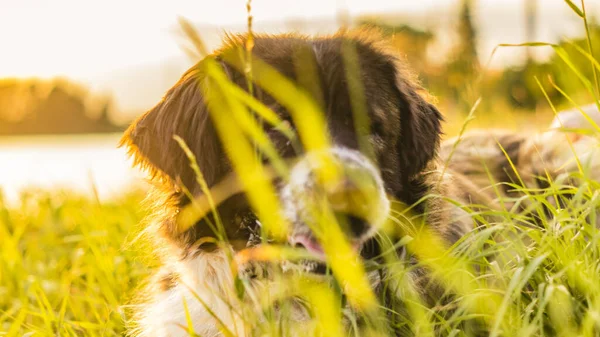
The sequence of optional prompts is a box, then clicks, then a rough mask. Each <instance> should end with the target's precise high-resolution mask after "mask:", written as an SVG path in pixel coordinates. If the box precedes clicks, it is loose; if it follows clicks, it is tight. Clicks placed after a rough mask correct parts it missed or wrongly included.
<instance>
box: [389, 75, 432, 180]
mask: <svg viewBox="0 0 600 337" xmlns="http://www.w3.org/2000/svg"><path fill="white" fill-rule="evenodd" d="M396 71H397V73H396V74H395V76H396V79H395V81H396V88H397V89H398V93H399V105H400V106H399V107H398V109H399V111H400V138H399V139H398V140H397V151H398V155H399V159H398V160H399V164H400V167H401V168H402V172H403V174H404V175H405V176H406V177H412V176H414V175H415V174H418V173H420V172H422V171H423V170H424V169H425V167H426V166H427V163H429V161H431V160H432V159H433V158H434V157H435V156H436V155H437V151H438V149H439V146H440V136H441V123H442V121H443V117H442V114H441V113H440V112H439V110H438V109H437V108H436V107H435V106H434V105H433V104H431V103H429V102H427V101H426V100H425V99H424V98H423V97H422V96H421V95H420V94H419V92H418V90H419V88H418V87H417V86H416V85H415V84H413V83H412V82H411V81H410V80H409V79H407V78H406V77H404V76H403V75H402V74H401V71H400V69H396Z"/></svg>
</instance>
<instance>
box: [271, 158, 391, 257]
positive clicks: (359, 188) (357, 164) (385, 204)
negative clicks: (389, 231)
mask: <svg viewBox="0 0 600 337" xmlns="http://www.w3.org/2000/svg"><path fill="white" fill-rule="evenodd" d="M327 165H329V166H327ZM327 167H329V169H331V168H333V172H335V174H334V175H333V178H331V176H330V178H329V179H328V178H327V177H324V176H326V175H325V174H323V172H324V170H325V169H326V168H327ZM281 196H282V203H283V208H284V212H285V216H286V217H287V218H288V220H289V221H290V223H291V224H292V231H291V234H290V236H289V243H290V244H291V245H293V246H296V247H301V248H304V249H306V250H308V251H309V252H311V253H313V254H314V255H317V256H320V257H324V249H323V247H322V246H321V244H320V242H319V240H318V237H319V234H322V233H327V232H328V231H327V227H326V226H336V225H339V226H340V227H341V230H342V232H343V233H344V234H345V236H346V239H347V240H349V242H350V243H351V244H352V246H353V247H354V248H355V249H356V250H357V251H359V250H360V249H361V247H362V245H363V243H364V242H365V241H366V240H368V239H369V238H371V237H372V236H373V235H374V234H375V233H376V232H377V230H378V229H379V228H381V226H382V225H383V224H384V222H385V220H386V219H387V217H388V214H389V211H390V201H389V199H388V198H387V196H386V193H385V188H384V184H383V181H382V180H381V176H380V173H379V170H378V169H377V168H376V167H375V166H374V165H373V164H372V163H371V161H370V160H369V159H368V158H367V157H365V156H364V155H362V154H361V153H360V152H358V151H355V150H350V149H345V148H332V149H330V150H327V151H322V152H314V153H308V154H307V155H305V156H304V157H302V158H301V159H300V161H298V162H297V163H296V164H295V165H294V166H293V167H292V169H291V173H290V178H289V181H288V182H287V183H286V184H285V185H284V187H283V189H282V191H281ZM325 215H328V216H325Z"/></svg>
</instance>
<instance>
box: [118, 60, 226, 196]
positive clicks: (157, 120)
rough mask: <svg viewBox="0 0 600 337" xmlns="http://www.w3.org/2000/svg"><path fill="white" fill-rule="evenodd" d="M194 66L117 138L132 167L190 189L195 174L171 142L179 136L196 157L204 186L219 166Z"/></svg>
mask: <svg viewBox="0 0 600 337" xmlns="http://www.w3.org/2000/svg"><path fill="white" fill-rule="evenodd" d="M199 69H200V67H199V66H198V65H196V66H194V67H193V68H191V69H190V70H188V71H187V72H186V73H185V74H184V75H183V76H182V78H181V79H180V80H179V81H178V82H177V83H176V84H175V85H174V86H173V87H172V88H171V89H169V91H168V92H167V93H166V94H165V96H164V97H163V99H162V100H161V101H160V102H159V103H158V104H157V105H156V106H154V107H153V108H152V109H150V110H149V111H148V112H146V113H145V114H144V115H142V116H141V117H139V118H138V119H137V120H136V121H134V122H133V123H132V124H131V126H130V127H129V128H128V129H127V131H126V132H125V134H124V136H123V138H122V139H121V145H125V146H127V147H128V151H129V154H130V155H132V156H133V158H134V160H135V164H136V165H139V166H141V167H142V168H144V169H147V170H148V171H149V172H150V173H151V175H152V177H153V178H154V179H157V180H161V181H163V182H167V183H168V184H170V185H172V186H176V187H181V184H183V186H185V187H186V188H188V189H189V190H193V187H194V186H195V184H194V181H195V178H196V177H195V174H194V172H193V170H192V169H191V168H190V162H189V160H188V158H187V156H186V155H185V152H184V151H183V149H182V148H181V146H180V145H179V143H178V142H177V141H176V140H175V139H174V137H175V136H179V137H181V138H182V139H183V140H184V141H185V143H186V145H187V146H188V147H189V148H190V150H191V151H192V153H193V154H194V155H195V156H196V160H197V163H198V166H199V168H200V170H201V172H202V174H203V175H204V178H205V179H206V181H207V183H208V184H209V185H212V183H213V182H214V181H215V180H216V179H217V176H218V174H219V172H217V170H218V168H219V167H220V166H222V165H219V163H220V160H221V158H220V156H219V153H220V152H219V148H220V145H219V141H218V137H217V133H216V130H215V129H214V127H213V125H212V123H211V119H210V118H209V114H208V111H207V109H206V105H205V103H204V100H203V97H202V93H201V88H200V85H199V83H200V81H201V76H202V75H201V72H200V71H199Z"/></svg>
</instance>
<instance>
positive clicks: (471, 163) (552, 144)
mask: <svg viewBox="0 0 600 337" xmlns="http://www.w3.org/2000/svg"><path fill="white" fill-rule="evenodd" d="M597 146H598V144H597V141H596V140H595V139H594V138H593V137H587V136H583V135H580V134H576V133H571V132H567V133H562V132H559V131H554V130H550V131H546V132H543V133H539V134H534V133H526V132H515V131H511V130H501V129H497V130H473V131H469V132H467V133H465V134H464V135H462V136H460V137H454V138H452V139H449V140H446V141H444V142H443V143H442V146H441V151H440V156H441V157H442V159H443V160H445V161H446V162H447V164H448V167H449V168H450V169H451V170H452V171H453V172H455V173H456V174H458V175H460V176H462V177H464V178H465V179H467V180H469V181H471V182H472V183H473V184H474V185H475V186H476V188H475V190H477V191H479V192H481V193H483V194H485V195H487V197H488V198H489V199H490V200H493V204H492V205H493V207H494V208H496V209H503V210H510V211H513V212H517V213H521V214H522V215H525V216H526V217H525V218H521V220H523V221H525V222H529V223H531V224H535V223H538V222H539V221H538V220H540V217H543V218H546V219H551V218H552V214H553V212H555V211H556V210H551V209H549V207H548V206H547V204H544V203H542V204H540V203H539V202H535V201H534V200H535V198H531V197H530V196H531V195H535V194H538V193H545V192H544V189H545V188H548V187H549V186H550V185H551V184H552V183H553V182H555V181H556V180H557V179H560V180H561V181H560V183H559V184H557V186H556V188H558V189H561V187H562V188H564V189H569V188H570V187H575V188H576V187H577V186H578V184H579V183H578V182H577V181H576V180H574V179H573V178H572V177H569V174H573V173H577V172H578V171H579V168H578V164H577V160H579V162H581V163H582V164H583V166H584V167H585V166H586V165H590V166H591V167H592V169H591V171H590V173H591V176H590V178H592V179H594V178H595V179H598V178H599V177H598V175H597V174H595V173H594V172H595V171H596V170H594V169H593V167H597V165H598V161H597V160H595V159H594V158H595V157H596V154H595V153H596V152H597V151H596V150H595V149H594V147H597ZM555 194H556V193H552V195H550V196H549V197H548V204H550V205H553V207H554V208H556V207H557V206H560V205H556V203H557V202H559V203H561V202H562V201H564V199H563V200H562V201H561V200H557V199H556V195H555ZM568 194H569V193H568V192H565V193H564V196H565V197H567V196H568ZM559 199H561V198H559Z"/></svg>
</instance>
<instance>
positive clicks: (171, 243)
mask: <svg viewBox="0 0 600 337" xmlns="http://www.w3.org/2000/svg"><path fill="white" fill-rule="evenodd" d="M253 43H254V47H253V49H252V55H253V56H252V57H253V58H257V59H260V60H262V61H264V62H266V63H267V64H269V65H270V66H272V67H274V68H275V69H276V70H277V71H279V72H280V73H281V74H283V75H284V76H285V77H287V78H288V79H290V80H292V81H294V82H296V83H297V84H298V85H299V87H300V88H302V89H303V90H304V91H305V92H307V93H310V95H311V96H312V97H313V98H314V99H315V101H316V102H317V104H318V105H319V106H320V107H321V108H322V109H323V111H324V112H325V117H326V119H327V121H328V124H329V125H328V126H329V134H330V135H331V139H332V141H333V143H334V145H335V146H337V147H341V148H344V149H349V150H352V151H358V144H359V142H358V139H357V132H356V130H354V126H353V117H352V107H353V104H352V99H351V94H350V89H348V79H347V74H346V71H345V66H344V59H343V56H342V48H343V47H344V46H351V47H354V48H355V51H356V56H357V59H358V69H360V73H359V76H358V78H359V83H360V85H361V86H362V90H363V94H364V103H365V105H366V106H365V108H366V112H367V114H368V116H369V118H370V120H371V125H370V128H369V130H368V131H369V132H368V139H367V140H368V143H369V144H370V145H371V146H372V148H373V152H374V157H373V158H372V160H373V161H374V162H375V163H376V164H377V167H378V169H379V172H380V175H381V179H382V181H383V182H384V187H385V192H386V193H387V195H389V196H391V197H392V198H393V199H395V200H397V201H400V202H403V203H405V204H407V205H413V204H415V203H417V201H419V200H421V199H422V198H423V197H425V196H427V195H438V196H445V197H448V198H452V199H461V198H462V197H463V196H464V195H466V194H465V193H464V191H465V190H469V191H472V193H469V194H468V196H469V197H471V198H478V200H479V202H480V203H485V202H487V201H486V200H487V199H486V198H487V196H486V195H483V194H480V193H479V192H477V191H476V189H475V187H474V186H473V184H471V183H470V182H469V181H467V180H464V179H462V178H460V176H453V175H452V172H451V171H445V173H443V172H444V171H443V170H442V169H441V164H440V163H439V161H438V158H437V151H438V148H439V139H440V125H441V120H442V117H441V114H440V113H439V112H438V110H437V109H436V108H435V107H434V106H433V105H432V104H430V103H428V102H427V101H426V100H425V98H424V97H423V96H422V95H421V94H420V93H421V92H422V89H421V88H420V87H419V86H418V85H417V84H416V82H415V80H414V77H413V76H412V75H410V74H409V73H408V72H407V71H406V70H405V67H404V66H403V64H402V62H400V60H399V59H398V57H397V56H396V55H395V54H394V53H393V52H391V51H390V50H389V49H387V48H386V47H385V45H384V44H382V43H381V39H380V38H379V37H378V36H376V35H373V34H372V33H348V32H345V33H339V34H336V35H334V36H330V37H323V38H308V37H305V36H299V35H280V36H266V35H258V36H255V37H254V42H253ZM245 45H246V37H244V36H239V37H232V38H230V40H229V41H228V43H227V44H226V46H225V47H223V48H222V49H220V50H218V51H216V52H215V53H214V54H212V55H210V56H208V59H210V60H214V61H216V62H218V63H219V64H220V65H221V67H222V68H223V70H224V71H225V73H226V74H227V76H228V77H229V79H230V80H231V81H232V82H233V83H234V84H236V85H237V86H239V87H241V88H243V89H244V90H248V88H247V83H248V82H247V80H248V79H247V78H246V77H245V75H244V74H243V73H242V72H241V71H240V70H239V69H240V65H242V64H243V55H245ZM202 62H203V61H202ZM202 62H200V63H199V64H198V65H196V66H194V67H192V68H191V69H190V70H189V71H188V72H186V74H184V76H183V77H182V78H181V80H180V81H179V82H178V83H176V84H175V85H174V86H173V88H171V89H170V90H169V91H168V92H167V94H166V95H165V97H164V98H163V100H162V101H160V102H159V103H158V104H157V105H156V106H155V107H154V108H152V109H151V110H150V111H148V112H147V113H146V114H144V115H143V116H141V117H140V118H139V119H137V120H136V121H135V122H134V123H133V124H132V125H131V127H130V128H129V129H128V130H127V132H126V134H125V136H124V137H123V144H125V145H126V146H128V148H129V150H130V153H131V154H132V155H133V157H134V158H135V160H136V164H137V165H139V166H141V167H143V168H145V169H147V170H148V171H150V173H151V174H152V177H153V181H154V182H155V183H156V184H157V185H158V186H159V190H160V191H161V192H160V193H159V194H160V195H161V196H162V197H161V199H160V202H159V207H157V211H156V214H155V215H154V216H153V217H152V219H151V221H150V225H149V227H148V229H147V232H148V233H149V234H150V235H151V236H152V237H154V238H157V239H158V240H157V247H158V248H159V249H160V250H162V251H163V252H164V254H163V255H162V256H163V265H164V267H163V269H162V271H161V273H160V274H159V276H157V277H156V278H155V280H154V281H153V285H152V286H151V287H152V289H154V290H153V294H152V295H151V297H150V299H149V301H148V303H145V304H144V305H142V306H141V308H142V309H141V311H140V315H139V318H138V320H139V322H138V323H139V325H140V328H139V330H138V333H139V335H141V336H180V335H181V336H183V335H185V334H186V333H185V331H184V329H182V328H181V327H179V326H177V324H179V325H186V323H185V322H186V320H185V315H184V310H183V307H182V302H183V300H184V299H185V300H186V301H187V305H188V306H190V310H191V312H192V315H193V317H192V321H193V324H194V328H195V330H196V333H198V334H200V335H203V336H216V335H219V325H218V324H217V323H216V320H215V319H214V318H213V317H211V316H212V314H209V312H208V310H207V308H206V307H204V306H200V305H199V304H197V303H196V304H195V305H193V304H192V302H197V300H195V298H196V296H193V294H192V291H193V292H195V293H197V295H198V297H200V298H202V299H203V301H205V302H206V304H207V306H208V308H210V311H212V312H213V313H214V314H215V315H217V317H218V318H219V319H221V320H222V321H223V324H224V325H225V326H227V327H228V328H229V329H230V330H231V331H233V332H235V333H238V334H240V335H245V334H248V333H249V331H250V330H251V328H250V327H249V326H248V325H244V324H241V323H240V322H241V321H242V320H241V319H240V317H239V314H236V313H232V312H231V311H232V310H231V308H230V306H229V305H228V304H227V302H231V303H233V306H234V307H235V303H236V301H237V299H236V298H235V296H233V295H232V294H233V293H234V292H235V291H234V285H233V279H232V276H231V274H230V268H229V261H228V259H227V250H228V249H229V248H222V247H221V246H218V245H215V244H212V243H210V242H208V243H207V241H204V243H202V244H198V242H199V240H200V239H201V238H204V237H214V236H215V235H214V233H212V232H211V230H210V229H209V226H208V225H207V221H211V220H214V218H213V217H212V215H207V216H206V217H205V218H204V219H201V220H200V221H198V222H197V223H196V224H195V225H193V226H192V227H191V228H189V229H187V230H185V231H184V232H180V231H179V230H178V227H177V223H176V215H177V214H178V212H179V211H180V210H181V209H182V208H183V207H185V206H186V205H187V204H189V203H190V200H189V198H188V197H187V194H186V193H185V192H186V190H187V191H189V193H191V195H193V196H198V195H200V194H202V191H201V188H200V186H199V185H198V184H197V183H196V177H195V174H194V171H193V170H192V169H191V168H190V165H189V163H188V159H187V157H186V156H185V154H184V152H183V151H182V149H181V148H180V146H179V145H178V144H177V143H176V141H175V140H174V139H173V136H174V135H177V136H179V137H181V138H182V139H183V140H184V141H185V142H186V143H187V145H188V146H189V148H190V149H191V151H192V152H193V154H194V155H195V156H196V159H197V162H198V166H199V168H200V170H201V172H202V173H203V175H204V179H205V180H206V183H207V184H208V186H209V187H213V186H215V184H217V183H219V182H220V181H221V180H223V179H224V178H225V177H226V175H227V174H230V173H231V172H232V165H231V163H230V161H229V159H228V157H227V154H226V152H225V151H224V149H223V145H222V143H221V141H220V139H219V136H218V134H217V131H216V128H215V126H214V125H213V123H212V120H211V116H210V111H209V109H208V108H207V106H206V102H205V98H204V97H203V95H202V92H203V90H210V88H207V82H206V81H205V74H203V70H202V69H203V68H202ZM306 62H308V64H312V65H313V66H314V68H313V70H315V73H314V75H315V77H314V79H316V81H306V80H305V79H306V77H304V80H303V76H302V74H303V73H304V72H305V71H308V70H306V69H299V68H298V66H299V64H307V63H306ZM253 76H261V74H260V73H257V74H253ZM255 79H256V77H255ZM253 94H254V96H255V97H257V98H258V99H259V100H260V101H262V102H263V103H264V104H265V105H267V106H268V107H270V108H271V109H273V110H274V111H275V112H276V113H277V114H278V115H279V117H280V118H281V119H283V120H287V121H291V119H290V118H289V112H288V111H287V110H286V109H285V108H284V107H282V106H281V104H280V102H277V101H276V100H275V99H274V98H273V97H272V96H271V95H270V94H269V91H268V90H265V88H261V87H259V86H254V87H253ZM265 131H266V133H267V135H268V136H269V138H270V139H271V141H272V142H273V144H274V145H275V147H276V148H277V150H278V152H279V153H280V155H281V156H283V157H285V158H291V157H296V156H300V155H301V154H300V153H295V151H294V149H293V148H292V146H291V145H290V144H289V142H287V139H286V138H284V137H283V136H282V135H281V134H280V133H278V132H277V131H276V130H273V129H269V128H267V129H266V130H265ZM217 208H218V209H217V210H218V212H219V214H220V216H221V220H222V222H223V224H224V225H225V230H226V234H227V237H228V239H229V240H230V243H231V245H230V248H231V249H233V250H237V249H239V248H242V247H244V246H245V244H246V243H247V242H249V233H248V231H246V229H247V228H248V227H252V226H255V225H254V223H255V222H256V219H255V215H254V213H253V210H252V209H251V207H250V206H249V205H248V202H247V200H246V198H245V196H244V194H243V193H241V194H237V195H234V196H232V197H231V198H228V199H227V200H225V201H224V202H223V203H221V204H220V205H218V207H217ZM414 210H415V211H416V212H417V213H419V214H420V215H422V217H423V218H425V222H426V223H428V224H429V225H430V226H431V227H432V228H433V229H434V230H435V231H436V232H437V233H438V234H439V235H441V237H443V238H444V239H445V241H446V242H447V243H448V244H451V243H453V242H455V241H456V240H458V239H460V238H461V237H462V236H463V235H464V234H465V233H466V232H468V231H469V230H470V229H471V228H472V227H473V222H472V220H471V219H470V218H469V217H468V216H466V213H464V212H463V211H461V210H460V209H459V208H457V207H455V206H453V205H452V204H451V203H448V202H446V201H444V199H443V198H439V197H437V198H436V197H432V198H428V199H426V201H424V202H421V203H420V204H418V205H417V206H415V207H414ZM247 223H249V225H246V224H247ZM257 282H258V281H257ZM420 284H423V287H425V284H427V283H425V282H423V283H420ZM257 286H259V285H257ZM262 286H268V282H267V283H263V285H262ZM374 288H377V285H374ZM422 291H423V292H424V293H426V292H427V290H426V289H422ZM429 295H430V296H431V297H435V296H436V295H435V294H433V293H430V294H429ZM297 315H298V319H302V317H303V314H301V313H297ZM236 322H237V324H236Z"/></svg>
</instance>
